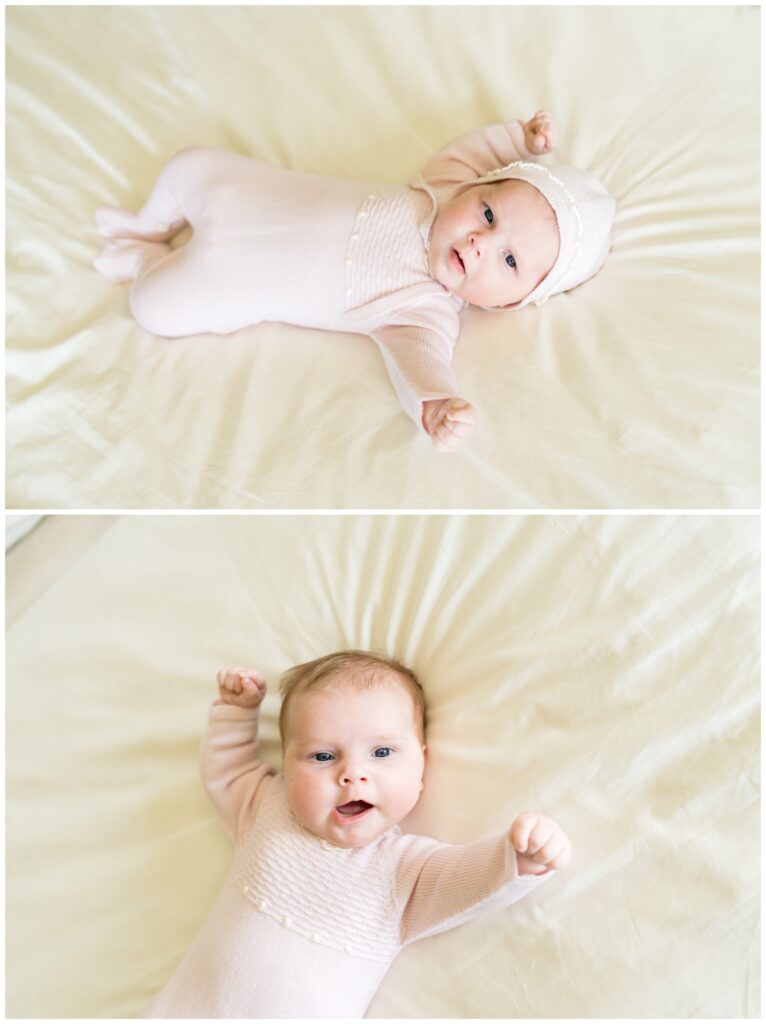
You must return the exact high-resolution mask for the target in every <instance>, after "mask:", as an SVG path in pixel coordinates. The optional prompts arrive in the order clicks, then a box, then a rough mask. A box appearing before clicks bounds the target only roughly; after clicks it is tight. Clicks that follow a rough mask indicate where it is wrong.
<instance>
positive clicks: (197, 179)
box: [96, 146, 227, 242]
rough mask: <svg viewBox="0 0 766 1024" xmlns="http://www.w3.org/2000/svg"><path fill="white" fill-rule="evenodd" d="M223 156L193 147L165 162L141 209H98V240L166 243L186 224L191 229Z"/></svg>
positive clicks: (111, 207) (206, 149) (223, 154)
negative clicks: (142, 240) (134, 239)
mask: <svg viewBox="0 0 766 1024" xmlns="http://www.w3.org/2000/svg"><path fill="white" fill-rule="evenodd" d="M226 155H227V154H225V153H223V152H221V151H219V150H215V149H208V148H205V147H202V146H194V147H191V148H190V149H182V150H181V151H180V153H176V154H175V156H173V157H171V158H170V160H169V161H168V162H167V164H166V165H165V167H164V168H163V170H162V172H161V173H160V176H159V178H158V179H157V182H156V184H155V186H154V188H153V189H152V193H151V195H150V196H149V198H148V199H147V201H146V202H145V203H144V205H143V207H142V208H141V209H140V210H139V211H138V213H134V212H132V211H131V210H123V209H121V208H120V207H117V206H99V208H98V209H97V210H96V224H97V230H98V233H99V234H100V235H101V236H102V238H143V239H146V240H147V241H156V242H167V241H169V240H170V239H171V238H173V237H174V236H175V235H177V234H178V232H179V231H181V229H182V228H183V227H185V225H186V224H187V223H190V224H191V225H192V227H193V226H194V221H195V219H196V216H195V215H196V213H197V211H199V210H200V209H202V208H204V196H205V192H206V190H207V189H208V188H209V187H210V184H211V180H212V179H213V178H214V176H215V174H216V172H217V168H218V166H219V164H220V163H221V161H222V160H224V159H225V158H226Z"/></svg>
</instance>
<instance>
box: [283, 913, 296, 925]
mask: <svg viewBox="0 0 766 1024" xmlns="http://www.w3.org/2000/svg"><path fill="white" fill-rule="evenodd" d="M292 923H293V922H292V918H290V917H288V916H287V915H285V916H284V917H283V918H282V924H283V925H284V926H285V928H289V927H290V925H291V924H292Z"/></svg>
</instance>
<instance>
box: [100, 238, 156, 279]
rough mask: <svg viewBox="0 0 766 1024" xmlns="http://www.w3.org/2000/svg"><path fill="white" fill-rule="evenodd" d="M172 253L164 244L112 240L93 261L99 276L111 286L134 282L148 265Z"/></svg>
mask: <svg viewBox="0 0 766 1024" xmlns="http://www.w3.org/2000/svg"><path fill="white" fill-rule="evenodd" d="M169 252H172V250H171V248H170V246H169V245H166V244H165V243H164V242H145V241H143V239H140V238H113V239H112V240H111V242H107V243H106V245H105V246H104V248H103V249H102V250H101V252H100V253H99V254H98V256H97V257H96V258H95V260H94V261H93V266H94V267H95V268H96V270H97V271H98V272H99V274H100V275H101V276H102V277H103V278H105V279H106V280H107V281H111V283H112V284H125V282H126V281H135V279H136V278H137V277H138V275H139V274H140V273H141V271H142V270H143V269H144V268H145V267H146V266H147V264H149V263H156V262H157V260H159V259H162V257H163V256H167V254H168V253H169Z"/></svg>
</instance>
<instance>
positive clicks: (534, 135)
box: [522, 110, 559, 156]
mask: <svg viewBox="0 0 766 1024" xmlns="http://www.w3.org/2000/svg"><path fill="white" fill-rule="evenodd" d="M522 128H523V129H524V144H525V145H526V147H527V149H528V150H529V152H530V153H536V154H537V155H538V156H543V154H545V153H552V152H553V150H554V149H555V148H556V146H558V144H559V133H558V130H557V128H556V122H555V121H554V120H553V118H552V117H551V115H550V114H549V113H548V111H547V110H538V111H537V113H536V114H535V116H534V117H533V118H531V119H530V120H529V121H527V122H526V124H524V123H523V122H522Z"/></svg>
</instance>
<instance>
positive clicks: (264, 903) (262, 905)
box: [258, 900, 269, 910]
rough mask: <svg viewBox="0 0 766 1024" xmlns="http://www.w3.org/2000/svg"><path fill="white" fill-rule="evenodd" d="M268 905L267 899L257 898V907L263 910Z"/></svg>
mask: <svg viewBox="0 0 766 1024" xmlns="http://www.w3.org/2000/svg"><path fill="white" fill-rule="evenodd" d="M268 905H269V904H268V901H267V900H258V907H259V909H261V910H265V909H266V908H267V907H268Z"/></svg>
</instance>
